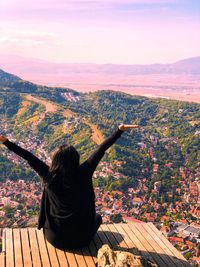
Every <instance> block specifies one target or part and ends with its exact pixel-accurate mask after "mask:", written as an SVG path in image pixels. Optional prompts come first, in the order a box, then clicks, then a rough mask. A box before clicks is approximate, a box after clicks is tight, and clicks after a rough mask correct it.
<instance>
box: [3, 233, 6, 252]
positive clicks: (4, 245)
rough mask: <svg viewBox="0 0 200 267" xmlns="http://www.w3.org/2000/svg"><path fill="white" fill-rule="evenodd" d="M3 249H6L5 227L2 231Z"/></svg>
mask: <svg viewBox="0 0 200 267" xmlns="http://www.w3.org/2000/svg"><path fill="white" fill-rule="evenodd" d="M2 251H4V252H5V251H6V229H5V228H4V229H3V233H2Z"/></svg>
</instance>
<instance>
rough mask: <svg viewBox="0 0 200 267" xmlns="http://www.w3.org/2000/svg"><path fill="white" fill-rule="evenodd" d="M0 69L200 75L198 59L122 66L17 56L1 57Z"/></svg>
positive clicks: (45, 72) (34, 72)
mask: <svg viewBox="0 0 200 267" xmlns="http://www.w3.org/2000/svg"><path fill="white" fill-rule="evenodd" d="M1 67H2V68H4V69H6V70H7V71H10V72H13V73H19V74H22V75H23V76H24V75H37V74H38V75H47V76H49V75H57V76H59V77H60V78H62V76H63V75H65V74H66V73H67V74H80V73H82V74H85V73H87V74H89V73H90V74H119V73H120V74H124V75H147V74H200V57H193V58H188V59H184V60H180V61H178V62H175V63H172V64H148V65H139V64H137V65H123V64H85V63H82V64H78V63H77V64H66V63H52V62H48V61H45V60H38V59H30V58H23V57H19V56H3V57H2V56H1Z"/></svg>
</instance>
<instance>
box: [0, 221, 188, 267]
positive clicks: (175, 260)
mask: <svg viewBox="0 0 200 267" xmlns="http://www.w3.org/2000/svg"><path fill="white" fill-rule="evenodd" d="M102 244H109V245H110V247H111V248H113V249H115V250H125V251H129V252H134V253H136V254H138V255H142V256H143V257H144V258H147V259H149V260H150V261H152V262H154V263H156V264H157V265H158V266H159V267H165V266H166V267H173V266H190V265H189V263H188V262H187V261H186V260H185V258H184V257H183V256H182V254H181V253H180V252H178V251H177V250H176V248H174V247H173V245H172V244H171V243H170V242H169V241H168V240H167V239H166V238H165V237H164V236H163V235H162V233H161V232H159V231H158V230H157V228H156V227H155V226H154V225H153V224H152V223H130V224H107V225H102V226H101V228H100V230H99V231H98V233H97V235H96V236H95V238H94V240H93V241H92V242H91V244H90V246H88V247H85V248H83V249H80V250H73V251H69V250H65V251H63V250H60V249H56V248H54V247H53V246H52V245H51V244H50V243H49V242H47V241H46V240H45V239H44V236H43V232H42V231H41V230H37V229H36V228H20V229H19V228H13V229H11V228H6V229H4V231H3V249H2V250H3V251H2V252H1V253H0V266H1V267H50V266H51V267H64V266H70V267H92V266H96V265H95V264H96V263H97V251H98V249H99V248H100V247H101V246H102Z"/></svg>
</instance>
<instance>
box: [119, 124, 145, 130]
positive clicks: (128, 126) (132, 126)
mask: <svg viewBox="0 0 200 267" xmlns="http://www.w3.org/2000/svg"><path fill="white" fill-rule="evenodd" d="M139 127H140V126H139V125H136V124H120V125H119V126H118V128H119V129H120V130H121V131H127V130H129V129H137V128H139Z"/></svg>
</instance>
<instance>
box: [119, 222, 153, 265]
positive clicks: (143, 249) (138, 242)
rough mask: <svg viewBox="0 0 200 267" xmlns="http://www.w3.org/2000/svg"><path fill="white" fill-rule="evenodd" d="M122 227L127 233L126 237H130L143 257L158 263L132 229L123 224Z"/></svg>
mask: <svg viewBox="0 0 200 267" xmlns="http://www.w3.org/2000/svg"><path fill="white" fill-rule="evenodd" d="M121 227H122V228H123V230H124V231H125V232H126V235H127V236H129V238H130V239H131V240H132V241H133V243H134V244H135V246H136V248H137V249H138V250H139V251H140V253H141V254H142V256H143V257H144V258H146V259H149V260H150V261H152V262H154V263H155V262H156V261H155V260H154V258H153V257H152V255H151V254H150V253H149V251H148V250H147V249H146V247H145V246H144V245H143V244H142V242H141V240H140V238H139V237H138V236H137V235H136V234H135V233H134V232H133V231H132V230H131V229H130V227H129V226H128V224H121Z"/></svg>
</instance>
